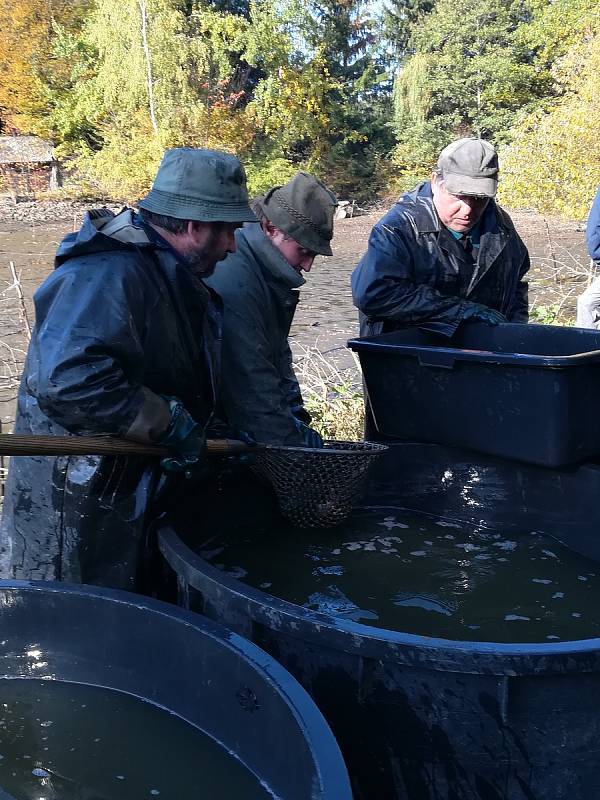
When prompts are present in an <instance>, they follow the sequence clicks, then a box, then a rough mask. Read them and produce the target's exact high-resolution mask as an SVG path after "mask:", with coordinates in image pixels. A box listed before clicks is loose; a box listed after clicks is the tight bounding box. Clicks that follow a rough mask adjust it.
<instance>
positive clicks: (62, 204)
mask: <svg viewBox="0 0 600 800" xmlns="http://www.w3.org/2000/svg"><path fill="white" fill-rule="evenodd" d="M103 207H106V208H110V209H112V210H113V211H119V210H120V209H121V208H122V207H123V205H122V204H121V203H112V202H107V201H105V200H94V199H93V198H90V199H89V200H23V201H20V202H18V203H15V202H14V201H13V200H11V199H10V198H6V197H2V198H0V222H20V223H25V224H38V223H40V224H41V223H45V222H62V221H63V220H73V219H74V218H76V219H77V220H79V221H81V218H82V217H83V215H84V214H85V212H86V211H87V210H88V209H90V208H103Z"/></svg>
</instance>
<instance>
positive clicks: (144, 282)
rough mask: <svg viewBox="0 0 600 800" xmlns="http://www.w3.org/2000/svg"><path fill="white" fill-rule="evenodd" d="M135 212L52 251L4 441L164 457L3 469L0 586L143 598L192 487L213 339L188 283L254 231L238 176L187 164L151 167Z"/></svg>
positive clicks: (209, 393)
mask: <svg viewBox="0 0 600 800" xmlns="http://www.w3.org/2000/svg"><path fill="white" fill-rule="evenodd" d="M139 207H140V212H139V214H136V213H135V212H134V211H132V210H131V209H126V210H124V211H122V212H121V213H119V214H117V215H116V216H115V215H114V214H112V213H111V212H109V211H107V210H106V209H102V210H100V211H91V212H89V213H88V214H87V215H86V217H85V220H84V222H83V226H82V228H81V230H80V231H79V232H78V233H73V234H69V235H68V236H67V237H66V238H65V239H64V240H63V242H62V243H61V245H60V246H59V248H58V252H57V255H56V263H55V267H56V268H55V270H54V272H53V273H52V275H50V276H49V277H48V279H47V280H46V281H45V282H44V283H43V284H42V286H41V287H40V288H39V289H38V291H37V292H36V294H35V298H34V301H35V311H36V325H35V329H34V331H33V334H32V338H31V343H30V346H29V351H28V355H27V361H26V364H25V369H24V374H23V379H22V382H21V387H20V390H19V398H18V410H17V417H16V423H15V432H16V433H25V434H51V435H63V436H64V435H68V434H72V435H74V436H77V435H78V434H79V435H90V434H94V435H114V436H121V437H125V438H127V439H132V440H135V441H138V442H149V443H161V444H165V445H166V446H167V447H168V448H169V449H170V450H171V456H170V457H169V458H165V459H163V462H162V465H161V463H159V461H158V460H157V459H147V458H140V457H127V458H125V457H119V458H115V457H97V456H77V457H66V456H65V457H56V458H55V457H52V458H49V457H48V458H15V459H12V461H11V465H10V471H9V477H8V482H7V487H6V497H5V502H4V513H3V518H2V524H1V527H0V575H1V577H3V578H22V579H43V580H67V581H73V582H76V583H91V584H97V585H103V586H110V587H113V588H123V589H136V590H140V589H143V588H147V587H144V586H143V585H142V583H141V578H142V575H143V572H144V570H143V569H142V564H143V556H144V555H145V553H146V550H145V547H144V544H145V542H146V541H147V539H148V535H149V531H150V529H151V526H152V524H153V522H154V521H155V519H156V518H157V517H158V515H159V514H160V513H161V512H162V511H163V510H164V509H165V508H166V507H167V506H168V505H169V503H170V502H172V501H173V498H175V497H178V496H179V494H180V493H181V491H182V489H183V488H185V489H187V490H188V493H189V487H190V486H193V484H194V480H200V477H199V476H200V473H201V469H202V463H203V460H204V453H205V436H206V430H207V428H208V426H210V425H211V424H212V423H213V415H214V409H215V405H216V396H215V391H216V385H217V375H218V372H219V341H220V327H221V310H220V303H219V301H218V298H217V297H216V296H215V295H214V293H213V292H212V291H211V290H210V289H209V288H208V287H207V286H206V285H205V283H204V278H205V277H206V276H208V275H210V274H211V273H212V271H213V270H214V268H215V265H216V264H217V262H218V261H220V260H221V259H223V258H225V256H226V255H227V254H228V253H232V252H234V251H235V237H234V233H235V230H236V228H238V227H240V226H241V225H242V224H243V223H244V222H250V221H252V220H256V217H255V216H254V214H253V213H252V211H251V210H250V207H249V205H248V196H247V192H246V177H245V174H244V170H243V167H242V165H241V164H240V162H239V161H238V160H237V159H236V158H234V157H233V156H231V155H227V154H225V153H219V152H215V151H212V150H198V149H192V148H177V149H174V150H169V151H167V152H166V154H165V156H164V158H163V160H162V163H161V165H160V167H159V170H158V173H157V175H156V179H155V181H154V185H153V187H152V189H151V191H150V192H149V194H148V195H147V196H146V197H145V198H144V199H143V200H142V201H141V202H140V204H139ZM185 473H188V474H190V475H191V478H190V479H188V478H186V477H184V475H185Z"/></svg>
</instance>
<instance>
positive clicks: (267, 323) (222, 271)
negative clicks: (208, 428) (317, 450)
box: [209, 172, 337, 447]
mask: <svg viewBox="0 0 600 800" xmlns="http://www.w3.org/2000/svg"><path fill="white" fill-rule="evenodd" d="M336 206H337V200H336V198H335V196H334V195H333V193H332V192H330V191H329V189H327V188H326V187H325V186H324V185H323V184H322V183H321V182H320V181H319V180H317V178H315V177H314V176H312V175H308V174H307V173H305V172H298V173H296V175H295V176H294V177H293V178H292V179H291V180H290V181H288V183H286V184H285V185H284V186H275V187H274V188H272V189H271V190H270V191H268V192H267V193H266V195H265V196H264V197H262V198H259V199H258V200H256V201H255V203H254V210H255V211H256V213H257V216H258V217H259V218H260V221H261V224H260V225H245V226H244V227H243V228H242V229H241V230H238V231H237V232H236V248H237V249H236V252H235V253H232V254H231V255H229V256H228V257H227V259H226V260H225V261H224V262H223V263H222V264H220V265H219V266H218V268H217V269H216V271H215V273H214V275H213V277H212V278H211V279H210V280H209V285H210V286H211V287H212V288H213V289H214V290H215V291H216V292H218V294H219V295H220V296H221V298H222V300H223V307H224V317H223V359H222V363H223V371H222V383H221V399H222V403H223V408H224V412H225V416H226V418H227V420H228V421H229V423H230V424H231V425H233V426H235V427H236V428H242V429H243V430H245V431H248V432H249V433H250V434H251V435H252V436H253V437H254V438H255V439H256V440H257V441H260V442H266V443H272V444H285V445H292V446H296V445H297V446H306V447H319V446H321V445H322V440H321V437H320V436H319V434H318V433H317V432H316V431H314V430H313V429H312V428H311V427H310V425H309V423H310V415H309V414H308V412H307V411H306V409H305V408H304V405H303V401H302V395H301V393H300V388H299V386H298V381H297V380H296V376H295V374H294V370H293V368H292V354H291V351H290V347H289V344H288V333H289V330H290V325H291V323H292V318H293V316H294V312H295V310H296V304H297V303H298V289H299V288H300V287H301V286H302V285H303V284H304V282H305V281H304V278H303V277H302V272H309V271H310V269H311V267H312V263H313V261H314V258H315V256H316V255H317V254H320V255H324V256H330V255H332V252H331V244H330V242H331V238H332V236H333V215H334V212H335V208H336Z"/></svg>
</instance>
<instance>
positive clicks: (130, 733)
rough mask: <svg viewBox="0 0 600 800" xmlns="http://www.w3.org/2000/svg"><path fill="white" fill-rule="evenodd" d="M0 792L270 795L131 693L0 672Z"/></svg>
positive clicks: (147, 797)
mask: <svg viewBox="0 0 600 800" xmlns="http://www.w3.org/2000/svg"><path fill="white" fill-rule="evenodd" d="M0 787H1V788H0V796H4V795H2V790H4V791H5V792H8V794H9V796H11V797H14V798H15V800H152V799H153V798H155V799H157V800H182V798H185V797H192V796H193V797H194V799H195V800H196V799H197V800H203V799H205V800H230V799H231V798H234V797H239V798H242V797H243V798H244V800H246V799H247V800H267V798H272V795H271V794H270V793H269V792H267V790H266V789H265V788H263V786H262V785H261V784H260V783H259V781H258V779H257V778H256V777H255V776H254V775H253V774H252V773H251V772H250V771H249V770H247V769H246V767H244V766H243V765H242V764H241V763H240V762H239V761H238V760H237V759H236V758H235V757H234V756H233V755H231V754H230V753H228V752H227V751H226V750H225V749H224V748H223V747H221V746H220V745H219V744H217V743H216V742H215V741H214V740H213V739H211V738H210V737H209V736H207V735H206V734H204V733H202V732H201V731H200V730H198V728H196V727H194V726H192V725H190V724H188V723H187V722H184V721H183V720H182V719H181V718H180V717H177V716H175V715H174V714H171V713H169V712H168V711H165V710H164V709H162V708H158V707H157V706H154V705H152V704H151V703H148V702H145V701H143V700H140V699H138V698H135V697H132V696H131V695H128V694H124V693H122V692H116V691H111V690H108V689H103V688H98V687H95V686H88V685H82V684H75V683H67V682H63V681H56V680H35V679H19V678H17V679H2V680H0Z"/></svg>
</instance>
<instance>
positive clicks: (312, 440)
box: [294, 417, 323, 449]
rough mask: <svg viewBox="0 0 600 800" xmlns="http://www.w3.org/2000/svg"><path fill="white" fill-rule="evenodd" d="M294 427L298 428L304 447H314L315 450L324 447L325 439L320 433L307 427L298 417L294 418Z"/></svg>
mask: <svg viewBox="0 0 600 800" xmlns="http://www.w3.org/2000/svg"><path fill="white" fill-rule="evenodd" d="M294 425H295V426H296V430H297V431H298V432H299V433H300V436H302V444H303V445H304V447H312V448H314V449H319V448H321V447H323V437H322V436H321V434H320V433H317V431H316V430H315V429H314V428H311V427H310V426H309V425H306V424H305V423H304V422H302V421H301V420H299V419H298V418H297V417H294Z"/></svg>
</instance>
